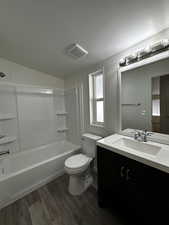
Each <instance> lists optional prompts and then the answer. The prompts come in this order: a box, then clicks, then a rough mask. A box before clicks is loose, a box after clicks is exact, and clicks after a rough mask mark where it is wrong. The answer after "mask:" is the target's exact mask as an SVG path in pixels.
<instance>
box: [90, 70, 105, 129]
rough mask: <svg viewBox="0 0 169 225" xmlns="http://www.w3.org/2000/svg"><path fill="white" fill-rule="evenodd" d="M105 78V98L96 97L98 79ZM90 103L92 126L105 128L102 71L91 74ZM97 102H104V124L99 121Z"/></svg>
mask: <svg viewBox="0 0 169 225" xmlns="http://www.w3.org/2000/svg"><path fill="white" fill-rule="evenodd" d="M100 75H102V76H103V97H102V98H97V97H96V91H95V90H96V81H95V80H96V77H97V76H100ZM89 102H90V107H89V108H90V109H89V110H90V125H91V126H99V127H104V70H103V69H100V70H98V71H96V72H94V73H90V74H89ZM97 102H103V122H100V121H97Z"/></svg>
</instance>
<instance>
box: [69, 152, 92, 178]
mask: <svg viewBox="0 0 169 225" xmlns="http://www.w3.org/2000/svg"><path fill="white" fill-rule="evenodd" d="M91 160H92V158H89V157H87V156H86V155H84V154H77V155H73V156H71V157H70V158H68V159H67V160H66V161H65V169H66V170H67V172H68V173H71V174H76V173H81V172H83V171H85V170H86V169H87V167H88V165H89V164H90V162H91Z"/></svg>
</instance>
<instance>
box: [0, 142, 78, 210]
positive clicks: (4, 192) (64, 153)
mask: <svg viewBox="0 0 169 225" xmlns="http://www.w3.org/2000/svg"><path fill="white" fill-rule="evenodd" d="M79 150H80V146H76V145H73V144H71V143H70V142H67V141H61V142H55V143H52V144H48V145H45V146H41V147H39V148H36V149H32V150H29V151H25V152H21V153H17V154H14V155H11V156H8V157H6V158H3V159H0V209H1V208H3V207H5V206H6V205H8V204H10V203H12V202H14V201H16V200H17V199H19V198H21V197H23V196H24V195H26V194H28V193H30V192H31V191H33V190H35V189H37V188H39V187H40V186H42V185H44V184H46V183H48V182H49V181H51V180H53V179H54V178H56V177H58V176H60V175H62V174H63V173H64V161H65V159H67V158H68V157H69V156H71V155H72V154H75V153H77V152H78V151H79Z"/></svg>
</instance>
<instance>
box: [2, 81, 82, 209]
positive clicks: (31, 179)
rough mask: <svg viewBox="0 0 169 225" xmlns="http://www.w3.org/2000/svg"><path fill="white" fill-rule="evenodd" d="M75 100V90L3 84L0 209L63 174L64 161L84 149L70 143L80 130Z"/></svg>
mask: <svg viewBox="0 0 169 225" xmlns="http://www.w3.org/2000/svg"><path fill="white" fill-rule="evenodd" d="M65 99H67V100H69V101H72V104H71V105H70V104H69V103H68V104H65ZM76 104H77V90H75V89H74V90H73V89H72V90H71V91H68V92H65V91H64V90H63V89H56V88H44V87H35V86H25V85H18V84H13V83H6V82H2V83H0V208H3V207H5V206H6V205H8V204H10V203H12V202H14V201H15V200H17V199H19V198H21V197H23V196H24V195H26V194H28V193H29V192H31V191H33V190H35V189H37V188H38V187H40V186H42V185H44V184H45V183H47V182H49V181H51V180H53V179H54V178H56V177H58V176H60V175H62V174H63V173H64V162H65V160H66V159H67V158H68V157H70V156H71V155H73V154H75V153H78V152H79V151H80V146H79V145H78V144H77V143H76V144H72V143H71V142H69V141H67V137H69V136H71V135H72V134H73V136H74V137H75V136H76V134H75V132H77V134H78V133H79V130H80V128H78V126H79V125H78V124H76V122H75V121H76V119H75V118H77V117H78V115H77V114H78V110H76V112H73V113H72V108H71V107H72V105H73V107H74V108H75V107H77V105H76ZM65 105H67V106H66V107H65ZM70 106H71V107H70ZM69 113H70V114H69ZM70 120H72V121H74V122H75V124H74V125H73V126H75V128H74V131H73V127H71V124H70ZM67 121H68V122H67ZM67 125H68V126H67ZM69 126H70V130H69ZM71 129H72V131H73V132H71ZM68 139H69V138H68Z"/></svg>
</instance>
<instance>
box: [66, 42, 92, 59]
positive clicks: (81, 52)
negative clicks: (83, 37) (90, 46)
mask: <svg viewBox="0 0 169 225" xmlns="http://www.w3.org/2000/svg"><path fill="white" fill-rule="evenodd" d="M66 54H67V55H68V56H70V57H72V58H74V59H79V58H81V57H83V56H85V55H87V54H88V52H87V51H86V50H85V49H84V48H83V47H81V46H80V45H79V44H71V45H69V46H68V47H67V48H66Z"/></svg>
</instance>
